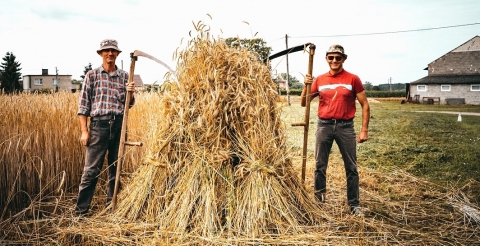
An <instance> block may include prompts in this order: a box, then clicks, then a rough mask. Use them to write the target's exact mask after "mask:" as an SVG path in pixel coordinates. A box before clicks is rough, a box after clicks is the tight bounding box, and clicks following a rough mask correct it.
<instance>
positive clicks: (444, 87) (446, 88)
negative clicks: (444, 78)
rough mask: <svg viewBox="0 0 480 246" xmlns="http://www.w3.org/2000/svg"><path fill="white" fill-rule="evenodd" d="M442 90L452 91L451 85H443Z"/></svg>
mask: <svg viewBox="0 0 480 246" xmlns="http://www.w3.org/2000/svg"><path fill="white" fill-rule="evenodd" d="M440 88H441V91H450V90H451V87H450V85H441V87H440Z"/></svg>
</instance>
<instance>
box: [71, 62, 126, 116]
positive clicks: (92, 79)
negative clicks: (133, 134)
mask: <svg viewBox="0 0 480 246" xmlns="http://www.w3.org/2000/svg"><path fill="white" fill-rule="evenodd" d="M115 68H116V67H115ZM127 83H128V73H127V72H125V71H123V70H121V69H118V68H117V70H115V71H114V72H112V73H110V74H109V73H108V72H107V71H105V70H104V69H103V67H98V68H95V69H93V70H90V71H88V73H87V74H86V75H85V79H84V81H83V85H82V91H81V93H80V99H79V101H78V105H79V107H78V114H79V115H86V116H90V117H95V116H104V115H112V114H113V115H122V114H123V111H124V105H125V100H126V95H127V90H126V86H125V85H126V84H127ZM134 103H135V98H133V100H131V103H130V106H132V105H133V104H134Z"/></svg>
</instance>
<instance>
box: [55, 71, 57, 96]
mask: <svg viewBox="0 0 480 246" xmlns="http://www.w3.org/2000/svg"><path fill="white" fill-rule="evenodd" d="M55 92H58V69H57V67H55Z"/></svg>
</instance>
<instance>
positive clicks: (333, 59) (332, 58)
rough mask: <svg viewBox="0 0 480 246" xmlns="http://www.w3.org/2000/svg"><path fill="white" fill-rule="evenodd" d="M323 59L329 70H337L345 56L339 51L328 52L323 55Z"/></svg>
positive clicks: (341, 65)
mask: <svg viewBox="0 0 480 246" xmlns="http://www.w3.org/2000/svg"><path fill="white" fill-rule="evenodd" d="M325 60H326V61H327V63H328V65H329V66H330V69H331V70H339V69H341V68H343V62H344V61H345V57H344V56H343V55H342V54H339V53H329V54H327V56H326V57H325Z"/></svg>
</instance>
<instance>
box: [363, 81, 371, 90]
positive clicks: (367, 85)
mask: <svg viewBox="0 0 480 246" xmlns="http://www.w3.org/2000/svg"><path fill="white" fill-rule="evenodd" d="M363 88H365V90H366V91H371V90H372V89H373V85H372V82H370V81H365V84H363Z"/></svg>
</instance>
